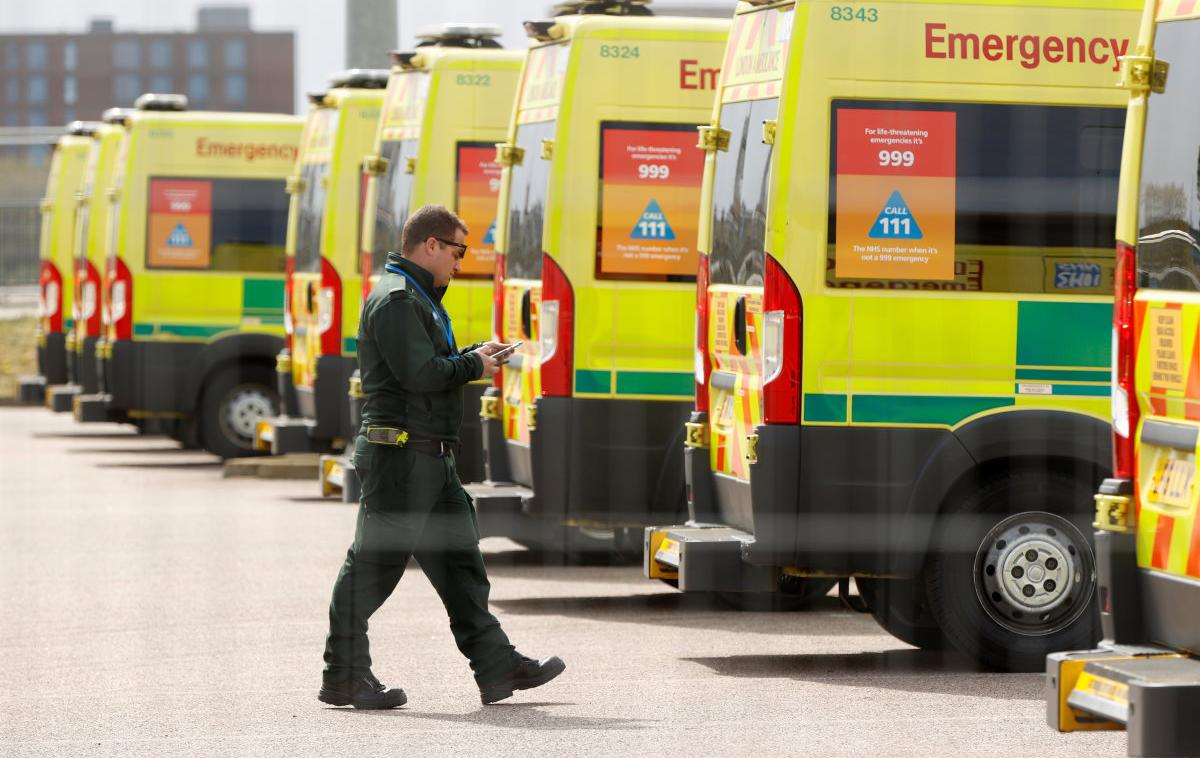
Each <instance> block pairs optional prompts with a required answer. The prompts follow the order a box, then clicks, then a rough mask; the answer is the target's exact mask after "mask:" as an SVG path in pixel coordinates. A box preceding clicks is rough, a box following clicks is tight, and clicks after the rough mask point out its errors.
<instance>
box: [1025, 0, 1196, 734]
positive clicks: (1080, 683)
mask: <svg viewBox="0 0 1200 758" xmlns="http://www.w3.org/2000/svg"><path fill="white" fill-rule="evenodd" d="M1197 75H1200V3H1196V2H1195V1H1194V0H1159V1H1157V2H1156V0H1146V3H1145V9H1144V13H1143V16H1142V26H1141V31H1140V34H1139V35H1138V38H1137V43H1136V46H1134V47H1133V48H1132V49H1131V50H1130V51H1129V52H1128V53H1127V55H1126V57H1125V58H1124V60H1123V63H1122V70H1121V83H1122V85H1123V87H1124V88H1125V89H1126V90H1127V91H1128V92H1127V95H1128V111H1127V114H1126V120H1125V150H1124V155H1123V160H1122V165H1121V189H1120V201H1119V202H1118V205H1117V235H1116V236H1117V242H1116V293H1115V296H1116V306H1115V308H1114V309H1113V314H1112V335H1113V336H1112V342H1113V347H1114V351H1113V352H1114V354H1113V364H1112V371H1113V375H1112V376H1113V388H1112V421H1113V437H1112V440H1113V463H1114V465H1113V470H1112V478H1110V479H1106V480H1105V481H1104V482H1103V484H1101V486H1100V489H1099V494H1097V495H1096V497H1095V501H1096V509H1095V514H1096V519H1095V527H1096V529H1097V531H1096V534H1095V539H1096V556H1097V563H1098V566H1099V588H1100V592H1099V595H1100V598H1101V608H1100V612H1101V623H1102V625H1103V632H1104V640H1103V642H1102V643H1101V645H1100V647H1099V648H1096V649H1093V650H1086V651H1075V652H1066V653H1058V654H1052V655H1050V656H1049V657H1048V660H1047V666H1046V677H1047V678H1046V685H1047V686H1046V694H1047V717H1048V720H1049V723H1050V725H1051V726H1052V727H1053V728H1055V729H1058V730H1060V731H1092V730H1098V729H1122V728H1124V729H1126V730H1127V731H1128V735H1129V736H1128V754H1129V755H1138V756H1141V755H1146V756H1149V755H1156V756H1157V755H1198V754H1200V725H1198V724H1197V723H1196V719H1195V716H1194V714H1195V707H1196V704H1197V702H1198V699H1200V660H1197V655H1200V514H1198V511H1200V491H1197V489H1196V453H1197V449H1198V448H1197V440H1198V437H1200V348H1198V347H1197V335H1198V334H1200V297H1197V293H1200V257H1198V256H1197V244H1196V239H1197V234H1200V232H1197V223H1198V222H1197V216H1196V215H1195V214H1196V209H1197V203H1198V202H1200V201H1198V200H1197V196H1196V191H1195V182H1196V165H1195V162H1196V155H1197V150H1198V149H1200V134H1197V131H1196V129H1195V123H1196V113H1197V100H1196V88H1195V87H1193V86H1192V77H1193V76H1197Z"/></svg>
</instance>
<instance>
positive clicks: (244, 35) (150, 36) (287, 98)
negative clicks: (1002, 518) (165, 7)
mask: <svg viewBox="0 0 1200 758" xmlns="http://www.w3.org/2000/svg"><path fill="white" fill-rule="evenodd" d="M294 51H295V35H294V33H293V32H257V31H253V30H252V29H251V27H250V9H249V8H247V7H227V6H223V7H219V8H218V7H210V8H201V9H200V10H199V12H198V14H197V26H196V30H195V31H164V32H122V31H118V30H116V29H114V28H113V24H112V22H111V21H109V20H106V19H96V20H93V21H92V22H91V23H90V26H89V28H88V30H87V31H86V32H82V33H77V34H37V33H29V34H5V35H0V78H2V79H3V85H2V86H0V126H5V127H13V126H46V125H57V124H64V123H66V122H69V121H73V120H75V119H97V118H99V117H100V114H101V113H103V112H104V110H105V109H106V108H109V107H111V106H114V105H117V106H130V105H133V101H134V100H135V99H136V98H137V96H138V95H140V94H142V93H143V92H181V93H183V94H185V95H187V96H188V100H189V104H190V107H191V108H192V109H194V110H201V109H204V110H231V111H261V112H275V113H292V112H293V111H294V109H295V99H294V90H295V85H294V82H295V71H294V60H293V59H294Z"/></svg>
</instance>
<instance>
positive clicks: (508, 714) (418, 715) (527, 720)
mask: <svg viewBox="0 0 1200 758" xmlns="http://www.w3.org/2000/svg"><path fill="white" fill-rule="evenodd" d="M572 705H575V704H574V703H550V702H543V703H496V704H494V705H489V706H485V707H482V708H480V709H479V710H477V711H474V712H472V713H430V712H427V711H418V710H409V709H394V710H390V711H359V712H357V715H368V716H375V717H376V718H379V717H392V718H412V719H426V720H429V721H442V722H445V723H450V724H471V725H476V726H493V727H503V728H505V729H532V730H535V731H537V730H541V731H559V730H564V731H565V730H573V729H599V730H605V731H607V730H611V729H615V730H622V731H626V730H636V729H651V728H653V727H654V726H655V725H656V724H657V723H658V722H657V721H652V720H647V719H621V718H601V717H594V716H556V715H554V714H553V713H552V712H550V711H548V710H546V709H548V708H554V707H556V706H572ZM330 710H337V711H341V712H343V713H352V712H353V711H351V710H350V709H348V708H336V709H330Z"/></svg>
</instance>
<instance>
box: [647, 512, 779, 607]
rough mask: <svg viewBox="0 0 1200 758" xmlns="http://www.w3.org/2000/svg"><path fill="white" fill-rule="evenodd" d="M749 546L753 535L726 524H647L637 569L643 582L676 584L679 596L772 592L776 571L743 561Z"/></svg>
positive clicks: (776, 576)
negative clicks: (691, 593)
mask: <svg viewBox="0 0 1200 758" xmlns="http://www.w3.org/2000/svg"><path fill="white" fill-rule="evenodd" d="M753 543H754V535H753V534H750V533H749V532H744V531H742V530H740V529H734V528H733V527H729V526H719V525H714V526H705V525H679V526H666V527H661V526H651V527H647V528H646V533H645V542H644V548H643V553H642V570H643V573H644V574H645V576H646V577H647V578H648V579H663V580H667V581H672V580H674V581H678V586H679V589H681V590H683V591H685V592H776V591H778V589H779V570H778V569H777V568H774V567H770V566H754V565H751V564H749V563H747V562H746V561H745V559H744V556H745V553H746V549H747V548H748V547H749V546H750V545H751V544H753Z"/></svg>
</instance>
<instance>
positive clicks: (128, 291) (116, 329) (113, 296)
mask: <svg viewBox="0 0 1200 758" xmlns="http://www.w3.org/2000/svg"><path fill="white" fill-rule="evenodd" d="M105 275H106V278H107V280H108V281H107V285H108V286H107V289H108V310H109V313H108V329H109V338H110V339H114V340H128V339H133V276H132V274H130V272H129V267H128V266H126V265H125V261H123V260H121V258H120V257H119V256H113V257H111V258H109V259H108V266H107V268H106V270H105Z"/></svg>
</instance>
